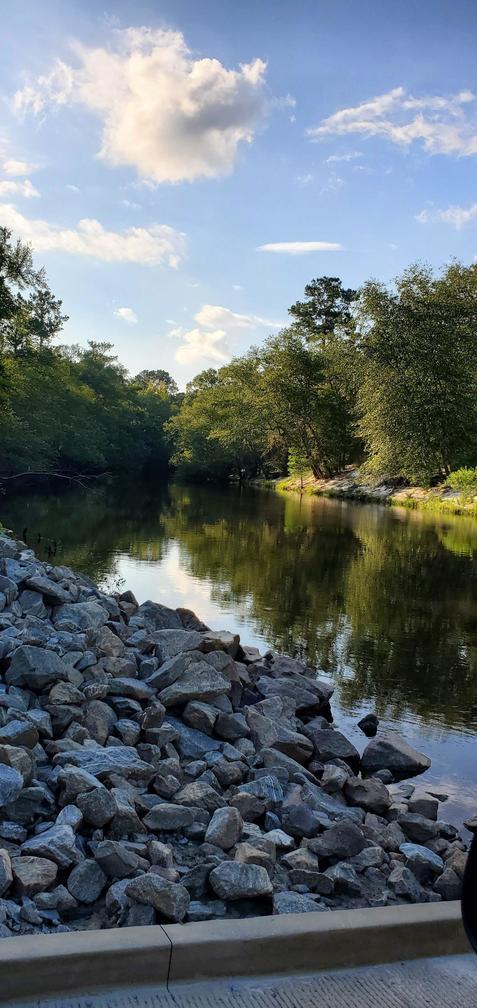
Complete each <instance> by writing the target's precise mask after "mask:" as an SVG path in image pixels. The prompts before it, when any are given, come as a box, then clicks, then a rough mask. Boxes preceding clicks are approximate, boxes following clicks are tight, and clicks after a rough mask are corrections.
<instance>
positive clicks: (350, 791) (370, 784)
mask: <svg viewBox="0 0 477 1008" xmlns="http://www.w3.org/2000/svg"><path fill="white" fill-rule="evenodd" d="M344 793H345V795H346V799H347V801H348V802H349V804H350V805H357V806H359V808H362V809H365V811H366V812H375V813H376V815H385V813H386V812H387V810H388V808H389V806H390V805H391V798H390V797H389V791H388V789H387V787H386V786H385V785H384V784H383V783H382V781H380V780H378V778H377V777H369V778H368V779H362V778H360V777H349V778H348V780H347V781H346V783H345V785H344Z"/></svg>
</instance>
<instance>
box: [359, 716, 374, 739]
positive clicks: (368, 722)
mask: <svg viewBox="0 0 477 1008" xmlns="http://www.w3.org/2000/svg"><path fill="white" fill-rule="evenodd" d="M378 725H379V718H378V717H376V714H365V716H364V717H362V718H361V721H358V728H361V731H362V732H363V733H364V734H365V735H367V737H368V738H374V736H375V735H376V732H377V730H378Z"/></svg>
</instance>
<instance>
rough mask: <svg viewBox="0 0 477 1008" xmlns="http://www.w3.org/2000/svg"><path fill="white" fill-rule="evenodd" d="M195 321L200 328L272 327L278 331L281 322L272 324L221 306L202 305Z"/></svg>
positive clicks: (255, 316)
mask: <svg viewBox="0 0 477 1008" xmlns="http://www.w3.org/2000/svg"><path fill="white" fill-rule="evenodd" d="M194 319H195V321H196V322H198V323H199V325H200V326H205V327H206V328H207V329H209V328H210V329H226V330H227V331H230V330H231V329H252V328H254V327H255V326H271V327H272V328H274V329H278V328H279V327H280V325H281V323H280V322H272V321H271V320H270V319H265V318H261V317H260V316H259V315H239V314H238V313H237V312H233V311H231V310H230V308H222V307H221V305H210V304H205V305H202V308H200V309H199V311H198V312H197V314H196V315H194Z"/></svg>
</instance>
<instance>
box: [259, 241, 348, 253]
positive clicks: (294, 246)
mask: <svg viewBox="0 0 477 1008" xmlns="http://www.w3.org/2000/svg"><path fill="white" fill-rule="evenodd" d="M342 249H343V246H342V245H340V244H339V243H338V242H326V241H292V242H268V244H266V245H259V246H258V248H257V252H283V253H284V254H285V255H308V253H309V252H341V251H342Z"/></svg>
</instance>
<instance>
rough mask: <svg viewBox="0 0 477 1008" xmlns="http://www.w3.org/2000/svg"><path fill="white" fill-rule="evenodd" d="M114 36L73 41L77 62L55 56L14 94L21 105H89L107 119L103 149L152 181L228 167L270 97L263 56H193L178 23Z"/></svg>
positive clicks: (211, 174)
mask: <svg viewBox="0 0 477 1008" xmlns="http://www.w3.org/2000/svg"><path fill="white" fill-rule="evenodd" d="M115 39H116V46H115V47H111V48H108V49H105V48H94V49H92V48H87V47H86V46H82V45H80V44H78V43H76V44H75V45H74V47H73V48H74V52H75V55H76V58H77V65H76V66H69V65H68V64H66V63H64V62H63V61H61V60H57V61H56V63H55V65H54V66H53V69H52V70H51V71H50V72H49V73H47V74H45V75H43V76H41V77H38V78H37V79H36V80H35V81H34V82H33V83H30V84H28V85H27V86H26V87H24V88H23V89H22V90H20V91H18V92H17V93H16V95H15V96H14V100H13V104H14V108H15V109H16V111H17V112H18V113H23V112H25V111H28V110H31V111H33V112H34V113H36V114H38V113H40V112H42V111H43V110H44V109H45V108H47V107H48V106H50V105H60V106H61V105H63V106H64V105H72V104H75V103H76V104H81V105H83V106H86V107H87V108H89V109H91V110H92V111H93V112H94V113H96V114H97V115H98V116H99V118H100V120H101V123H102V143H101V149H100V156H101V157H102V158H104V159H105V160H106V161H108V162H110V163H111V164H115V165H123V164H127V165H132V166H133V167H134V168H136V169H137V171H138V174H139V176H140V178H143V179H149V180H152V181H153V182H180V181H192V180H194V179H197V178H201V177H206V178H213V177H215V176H219V175H225V174H227V173H229V172H230V171H231V170H232V168H233V166H234V162H235V159H236V156H237V149H238V147H239V145H240V144H241V143H242V142H246V143H251V142H252V140H253V138H254V135H255V132H256V130H257V128H258V127H259V126H260V124H261V122H262V121H263V119H264V117H265V115H266V113H267V111H268V109H269V107H270V106H271V101H270V99H269V96H268V94H267V91H266V87H265V72H266V64H265V63H264V62H263V60H261V59H255V60H253V61H252V62H251V63H244V64H241V65H240V66H239V68H238V69H237V70H229V69H227V68H226V67H225V66H224V65H223V64H222V63H221V62H220V61H219V60H218V59H210V58H204V59H201V58H195V56H194V55H193V54H192V53H191V51H190V49H189V48H188V47H187V45H186V42H185V39H184V36H183V35H182V34H181V32H178V31H172V30H169V29H157V30H155V29H154V30H153V29H148V28H137V29H136V28H131V29H126V30H122V31H117V32H115Z"/></svg>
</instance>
